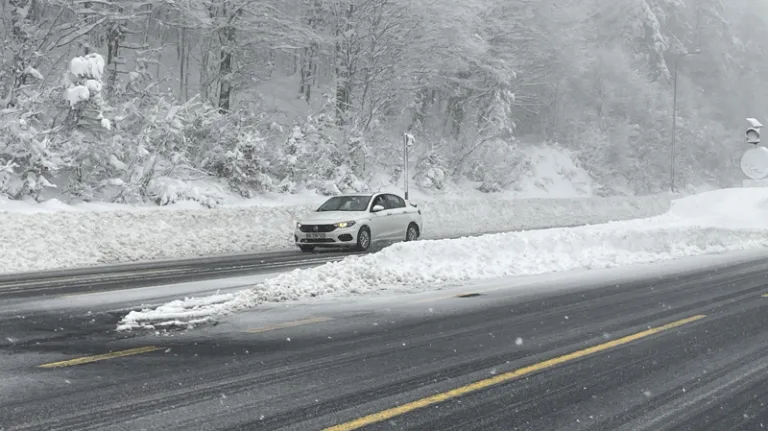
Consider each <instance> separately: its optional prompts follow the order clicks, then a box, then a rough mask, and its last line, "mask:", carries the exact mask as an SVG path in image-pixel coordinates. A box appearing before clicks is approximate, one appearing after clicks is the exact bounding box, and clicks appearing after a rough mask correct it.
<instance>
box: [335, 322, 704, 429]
mask: <svg viewBox="0 0 768 431" xmlns="http://www.w3.org/2000/svg"><path fill="white" fill-rule="evenodd" d="M705 317H706V316H705V315H703V314H699V315H696V316H692V317H688V318H686V319H682V320H678V321H675V322H672V323H668V324H666V325H663V326H659V327H657V328H651V329H647V330H645V331H642V332H637V333H635V334H632V335H628V336H626V337H622V338H618V339H616V340H613V341H609V342H607V343H603V344H598V345H596V346H592V347H588V348H586V349H582V350H578V351H575V352H572V353H568V354H566V355H563V356H558V357H556V358H553V359H549V360H546V361H544V362H539V363H537V364H533V365H529V366H527V367H523V368H519V369H517V370H514V371H510V372H507V373H503V374H499V375H497V376H494V377H490V378H487V379H483V380H479V381H477V382H474V383H470V384H468V385H466V386H461V387H458V388H455V389H451V390H450V391H447V392H443V393H439V394H435V395H432V396H429V397H426V398H422V399H419V400H416V401H412V402H410V403H406V404H403V405H401V406H397V407H393V408H391V409H387V410H383V411H380V412H378V413H373V414H370V415H368V416H363V417H361V418H359V419H355V420H353V421H350V422H345V423H342V424H339V425H336V426H332V427H329V428H325V429H324V430H323V431H351V430H356V429H358V428H362V427H364V426H367V425H371V424H375V423H378V422H383V421H386V420H388V419H391V418H393V417H396V416H400V415H403V414H406V413H409V412H412V411H414V410H418V409H421V408H424V407H428V406H431V405H433V404H437V403H441V402H444V401H447V400H450V399H453V398H457V397H460V396H463V395H466V394H469V393H472V392H476V391H479V390H481V389H486V388H489V387H491V386H495V385H498V384H500V383H505V382H509V381H511V380H515V379H517V378H519V377H522V376H525V375H527V374H532V373H535V372H538V371H543V370H546V369H548V368H552V367H554V366H556V365H560V364H564V363H566V362H570V361H573V360H576V359H579V358H583V357H585V356H589V355H592V354H594V353H598V352H602V351H605V350H608V349H612V348H614V347H617V346H621V345H624V344H627V343H631V342H633V341H636V340H639V339H641V338H645V337H649V336H651V335H655V334H658V333H660V332H664V331H667V330H670V329H673V328H677V327H678V326H683V325H686V324H688V323H692V322H695V321H697V320H701V319H703V318H705Z"/></svg>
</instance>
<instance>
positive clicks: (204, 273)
mask: <svg viewBox="0 0 768 431" xmlns="http://www.w3.org/2000/svg"><path fill="white" fill-rule="evenodd" d="M574 226H575V225H574ZM561 227H569V226H568V225H566V226H561ZM571 227H572V226H571ZM539 229H544V228H533V229H531V230H539ZM494 233H504V231H498V232H483V233H469V234H464V235H453V236H445V237H429V238H427V237H425V238H424V239H456V238H462V237H468V236H470V237H471V236H480V235H488V234H494ZM386 245H388V244H387V243H384V244H373V245H372V246H371V248H370V249H369V250H368V251H366V252H358V251H354V250H341V251H339V250H335V249H333V248H327V249H323V248H318V249H317V250H316V251H315V252H313V253H302V252H300V251H299V250H298V249H294V250H283V251H274V252H267V253H243V254H229V255H218V256H202V257H194V258H186V259H169V260H157V261H148V262H133V263H123V264H115V265H100V266H93V267H84V268H68V269H58V270H50V271H38V272H28V273H6V274H0V300H3V299H9V298H28V297H36V296H45V295H64V294H75V293H86V292H103V291H108V290H123V289H135V288H141V287H149V286H157V285H161V284H163V283H183V282H188V281H200V280H213V279H221V278H225V277H237V276H245V275H254V274H262V273H266V272H272V271H275V270H281V269H293V268H303V267H309V266H316V265H320V264H323V263H327V262H333V261H338V260H341V259H343V258H344V257H346V256H349V255H350V254H367V253H375V252H377V251H379V250H381V249H382V248H383V247H385V246H386Z"/></svg>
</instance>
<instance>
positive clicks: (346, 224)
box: [335, 221, 355, 229]
mask: <svg viewBox="0 0 768 431" xmlns="http://www.w3.org/2000/svg"><path fill="white" fill-rule="evenodd" d="M354 225H355V222H353V221H343V222H341V223H336V225H335V226H336V227H337V228H340V229H344V228H347V227H352V226H354Z"/></svg>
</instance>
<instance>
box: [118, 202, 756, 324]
mask: <svg viewBox="0 0 768 431" xmlns="http://www.w3.org/2000/svg"><path fill="white" fill-rule="evenodd" d="M765 246H768V189H754V188H753V189H726V190H717V191H712V192H706V193H702V194H699V195H694V196H690V197H686V198H682V199H679V200H677V201H675V202H673V204H672V208H671V209H670V210H669V211H668V212H667V213H666V214H663V215H661V216H657V217H652V218H647V219H640V220H631V221H623V222H613V223H607V224H601V225H595V226H583V227H576V228H558V229H549V230H541V231H525V232H513V233H503V234H494V235H486V236H481V237H474V238H463V239H457V240H434V241H420V242H415V243H401V244H396V245H394V246H391V247H388V248H386V249H384V250H383V251H381V252H379V253H376V254H372V255H365V256H350V257H348V258H346V259H344V260H343V261H340V262H334V263H329V264H325V265H323V266H319V267H316V268H311V269H305V270H295V271H292V272H289V273H284V274H281V275H278V276H276V277H274V278H270V279H267V280H266V281H264V282H263V283H260V284H258V285H256V286H254V287H253V288H250V289H246V290H242V291H240V292H236V293H229V294H220V295H213V296H208V297H202V298H187V299H184V300H178V301H173V302H170V303H167V304H165V305H163V306H160V307H157V308H155V309H146V310H142V311H133V312H131V313H129V314H128V315H127V316H125V318H124V319H123V321H122V322H121V324H120V326H119V329H121V330H129V329H134V328H157V327H167V326H194V325H197V324H200V323H206V322H210V321H212V320H215V319H217V318H218V317H219V316H221V315H225V314H228V313H232V312H236V311H239V310H244V309H248V308H252V307H255V306H257V305H259V304H261V303H265V302H279V301H288V300H296V299H302V298H310V297H315V296H320V295H327V294H334V295H339V294H342V295H344V294H363V293H375V292H380V291H390V292H391V291H403V292H412V291H419V290H424V289H425V288H435V287H439V286H444V285H447V284H451V283H458V282H466V281H469V280H478V279H490V278H496V277H502V276H521V275H533V274H543V273H551V272H559V271H568V270H576V269H595V268H610V267H615V266H620V265H631V264H641V263H652V262H659V261H665V260H670V259H676V258H681V257H686V256H695V255H701V254H709V253H723V252H728V251H739V250H750V249H757V248H762V247H765Z"/></svg>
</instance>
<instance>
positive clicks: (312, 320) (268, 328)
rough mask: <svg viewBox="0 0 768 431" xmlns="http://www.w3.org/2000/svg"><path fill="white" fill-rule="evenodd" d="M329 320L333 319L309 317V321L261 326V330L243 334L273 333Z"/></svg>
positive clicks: (252, 330) (255, 329)
mask: <svg viewBox="0 0 768 431" xmlns="http://www.w3.org/2000/svg"><path fill="white" fill-rule="evenodd" d="M329 320H333V318H332V317H323V316H320V317H310V318H309V319H304V320H295V321H293V322H285V323H276V324H274V325H269V326H263V327H261V328H254V329H246V330H245V332H250V333H251V334H258V333H260V332H267V331H274V330H276V329H283V328H293V327H296V326H301V325H309V324H311V323H320V322H327V321H329Z"/></svg>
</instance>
